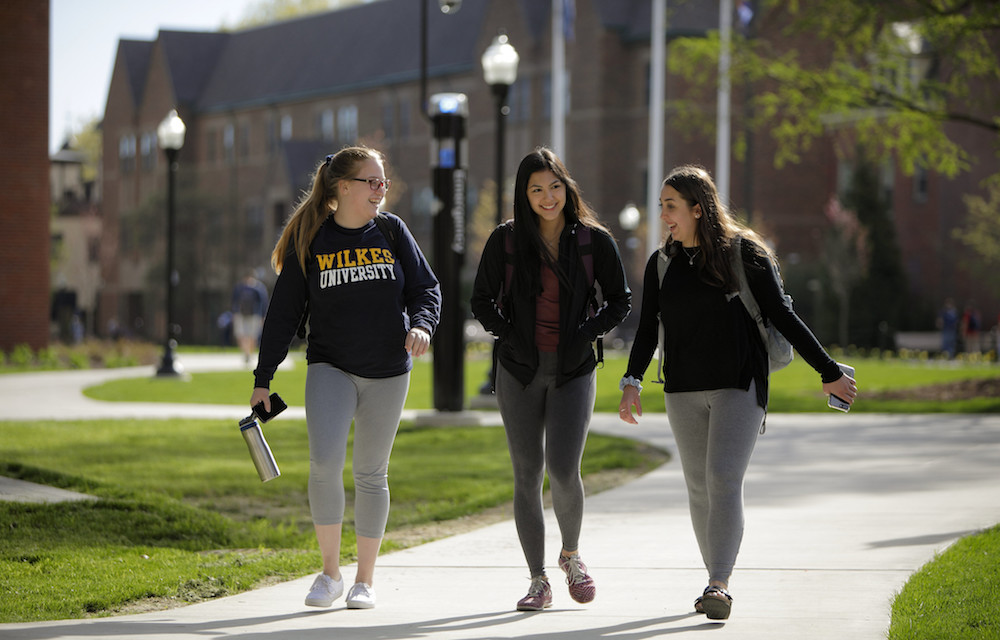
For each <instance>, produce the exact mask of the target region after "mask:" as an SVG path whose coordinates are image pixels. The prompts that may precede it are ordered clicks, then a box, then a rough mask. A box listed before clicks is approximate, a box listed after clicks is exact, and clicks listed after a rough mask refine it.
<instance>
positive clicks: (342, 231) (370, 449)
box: [250, 147, 441, 609]
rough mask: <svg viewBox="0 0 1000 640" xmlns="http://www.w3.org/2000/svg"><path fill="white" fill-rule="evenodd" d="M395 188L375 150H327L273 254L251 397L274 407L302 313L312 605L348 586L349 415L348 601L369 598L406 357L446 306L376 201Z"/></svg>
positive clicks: (422, 348)
mask: <svg viewBox="0 0 1000 640" xmlns="http://www.w3.org/2000/svg"><path fill="white" fill-rule="evenodd" d="M390 186H391V183H390V181H389V180H388V179H387V178H386V177H385V163H384V159H383V156H382V154H381V153H380V152H378V151H376V150H375V149H371V148H368V147H347V148H345V149H342V150H341V151H339V152H338V153H336V154H334V155H329V156H327V157H326V160H325V161H324V162H323V163H322V164H321V165H319V167H318V168H317V169H316V175H315V178H314V180H313V186H312V191H311V192H310V193H309V195H308V197H307V198H306V199H305V200H304V201H303V202H302V203H300V204H299V205H298V207H297V208H296V210H295V212H294V213H293V214H292V216H291V218H289V220H288V223H287V224H286V225H285V228H284V230H283V231H282V232H281V237H280V238H279V239H278V244H277V246H275V248H274V252H273V253H272V254H271V262H272V264H273V265H274V269H275V271H276V272H277V273H278V279H277V282H276V283H275V285H274V295H273V299H272V301H271V305H270V307H269V308H268V310H267V317H266V318H265V320H264V332H263V336H262V338H261V345H260V357H259V361H258V365H257V369H256V371H254V390H253V394H252V396H251V398H250V406H254V405H255V404H256V403H258V402H263V403H264V407H265V409H267V410H270V404H271V403H270V399H269V393H268V391H269V386H270V383H271V379H272V378H273V377H274V373H275V371H276V370H277V368H278V365H279V364H280V363H281V361H282V360H284V359H285V356H286V355H287V354H288V347H289V345H290V343H291V341H292V339H293V338H294V337H295V335H296V333H297V332H298V330H299V328H300V327H302V326H303V320H304V319H305V318H308V323H307V324H308V335H307V347H306V361H307V362H308V368H307V371H306V389H305V404H306V424H307V428H308V430H309V508H310V510H311V511H312V519H313V525H314V527H315V529H316V539H317V541H318V542H319V548H320V554H321V555H322V558H323V572H322V573H320V574H319V575H318V576H316V579H315V580H314V581H313V585H312V588H311V589H310V591H309V594H308V595H307V596H306V600H305V603H306V604H307V605H309V606H313V607H329V606H330V605H332V604H333V601H334V600H336V599H337V598H339V597H340V596H341V595H342V594H343V593H344V579H343V577H342V576H341V573H340V545H341V533H342V527H343V520H344V508H345V503H346V498H345V495H344V477H343V476H344V467H345V462H346V454H347V441H348V435H349V434H350V431H351V423H352V422H353V423H354V457H353V464H352V472H353V474H354V524H355V532H356V534H357V548H358V563H357V564H358V566H357V573H356V575H355V578H354V585H353V586H352V587H351V588H350V589H349V590H348V592H347V598H346V603H347V608H348V609H370V608H372V607H374V606H375V589H374V586H373V585H374V573H375V559H376V558H377V556H378V551H379V547H380V546H381V543H382V536H383V535H384V533H385V526H386V521H387V519H388V517H389V479H388V469H389V454H390V453H391V451H392V444H393V441H394V440H395V438H396V431H397V430H398V429H399V417H400V414H401V413H402V411H403V403H404V402H405V400H406V393H407V390H408V388H409V382H410V370H411V369H412V368H413V358H417V357H419V356H422V355H423V354H424V353H426V352H427V349H428V347H429V346H430V342H431V335H432V334H433V333H434V329H435V328H436V327H437V324H438V320H439V318H440V313H441V289H440V287H439V285H438V280H437V278H436V277H435V276H434V273H433V272H432V271H431V268H430V265H429V264H428V263H427V260H426V258H424V254H423V253H422V252H421V251H420V247H418V246H417V243H416V241H415V240H414V239H413V236H412V235H411V234H410V231H409V229H408V228H407V227H406V225H405V224H404V223H403V221H402V220H400V219H399V218H398V217H396V216H395V215H392V214H389V213H382V212H380V210H379V208H380V206H381V204H382V200H383V198H384V197H385V194H386V192H387V191H388V190H389V187H390Z"/></svg>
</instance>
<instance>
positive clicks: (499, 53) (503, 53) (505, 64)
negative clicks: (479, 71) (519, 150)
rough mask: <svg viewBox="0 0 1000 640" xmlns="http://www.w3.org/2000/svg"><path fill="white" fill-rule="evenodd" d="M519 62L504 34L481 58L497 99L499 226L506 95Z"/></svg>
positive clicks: (501, 209)
mask: <svg viewBox="0 0 1000 640" xmlns="http://www.w3.org/2000/svg"><path fill="white" fill-rule="evenodd" d="M519 60H520V56H518V55H517V51H516V50H515V49H514V47H513V46H511V44H510V43H509V42H507V35H506V34H503V33H501V34H500V35H498V36H497V37H495V38H493V42H492V43H491V44H490V46H489V47H487V48H486V51H485V52H484V53H483V57H482V63H483V78H484V79H485V80H486V84H488V85H490V89H492V90H493V95H494V96H496V99H497V141H496V152H497V161H496V177H497V224H500V223H501V222H503V158H504V122H505V116H506V115H507V114H508V113H510V107H508V106H507V92H508V91H509V90H510V85H512V84H514V81H515V80H517V63H518V61H519Z"/></svg>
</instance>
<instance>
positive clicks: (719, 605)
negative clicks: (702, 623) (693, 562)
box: [694, 585, 733, 620]
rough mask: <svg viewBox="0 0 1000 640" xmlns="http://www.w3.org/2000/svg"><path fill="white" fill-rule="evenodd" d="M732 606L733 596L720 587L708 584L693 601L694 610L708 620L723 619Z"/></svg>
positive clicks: (727, 615) (726, 616)
mask: <svg viewBox="0 0 1000 640" xmlns="http://www.w3.org/2000/svg"><path fill="white" fill-rule="evenodd" d="M732 608H733V597H732V596H731V595H729V592H728V591H726V590H725V589H723V588H722V587H716V586H712V585H709V586H707V587H705V591H704V592H703V593H702V594H701V595H700V596H698V598H696V599H695V601H694V610H695V611H697V612H698V613H704V614H705V615H706V616H707V617H708V619H709V620H725V619H726V618H728V617H729V612H730V611H731V610H732Z"/></svg>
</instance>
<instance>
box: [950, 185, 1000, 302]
mask: <svg viewBox="0 0 1000 640" xmlns="http://www.w3.org/2000/svg"><path fill="white" fill-rule="evenodd" d="M988 187H989V199H988V200H987V199H986V198H983V197H980V196H975V195H967V196H965V206H966V207H967V208H968V209H969V215H968V218H967V219H966V225H965V227H964V228H962V229H956V230H955V233H954V236H955V238H956V239H957V240H958V241H959V242H961V243H962V244H964V245H965V246H966V247H968V248H969V249H971V250H972V251H973V252H974V253H975V254H976V255H978V256H979V257H980V259H979V260H976V261H974V262H972V261H970V263H969V264H967V265H966V266H967V267H969V268H970V269H971V270H972V271H973V273H975V274H976V276H977V277H979V278H980V279H981V281H983V282H985V283H986V284H987V285H989V287H990V288H991V289H992V290H993V292H994V293H995V294H996V295H997V296H1000V224H997V220H1000V180H997V179H995V180H991V181H990V182H989V185H988Z"/></svg>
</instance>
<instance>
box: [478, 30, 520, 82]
mask: <svg viewBox="0 0 1000 640" xmlns="http://www.w3.org/2000/svg"><path fill="white" fill-rule="evenodd" d="M520 59H521V57H520V56H519V55H517V50H516V49H514V47H513V46H511V44H510V43H509V42H508V41H507V34H504V33H501V34H500V35H498V36H497V37H495V38H493V42H492V43H491V44H490V46H489V47H487V48H486V51H485V52H484V53H483V57H482V64H483V78H485V79H486V84H488V85H490V86H496V85H503V86H505V87H509V86H510V85H512V84H514V81H515V80H517V63H518V62H519V61H520Z"/></svg>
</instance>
